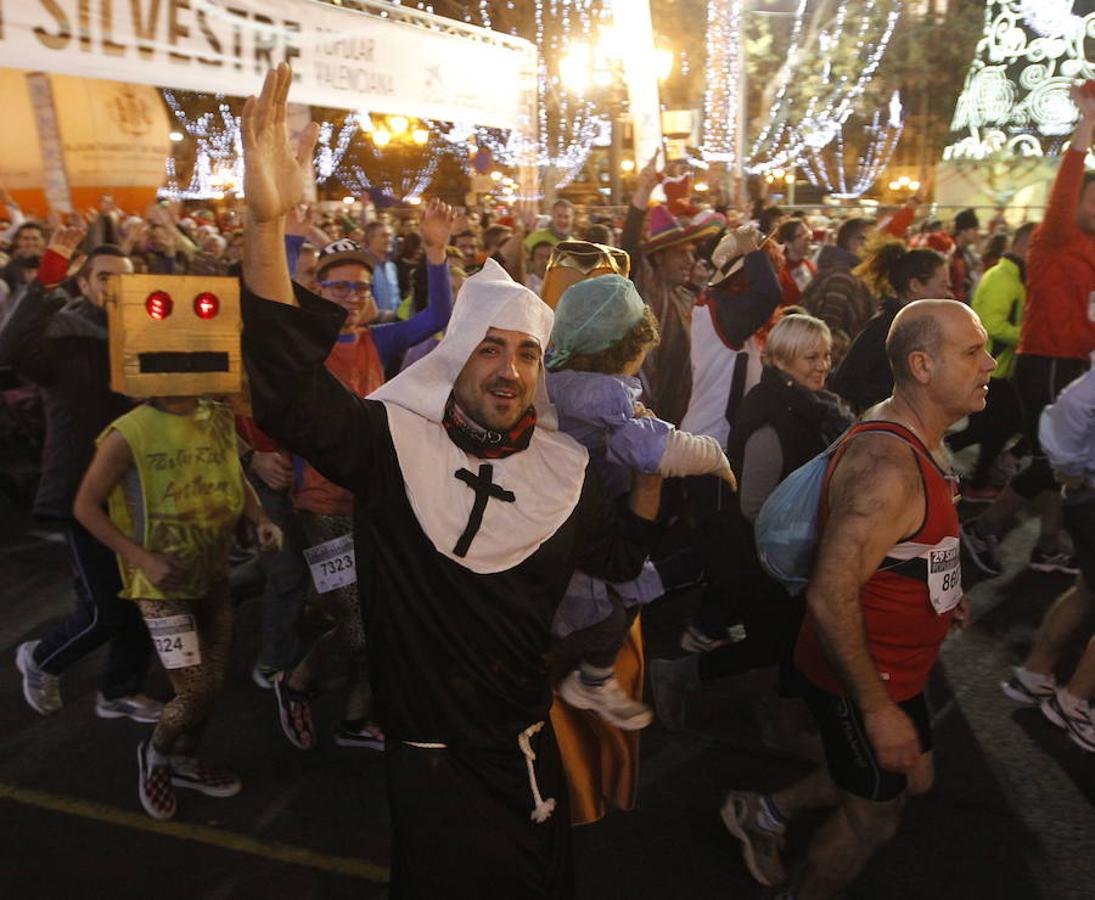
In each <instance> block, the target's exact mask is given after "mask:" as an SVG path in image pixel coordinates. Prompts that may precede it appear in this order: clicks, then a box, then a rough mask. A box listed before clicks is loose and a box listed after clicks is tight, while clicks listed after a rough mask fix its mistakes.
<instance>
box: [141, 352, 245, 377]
mask: <svg viewBox="0 0 1095 900" xmlns="http://www.w3.org/2000/svg"><path fill="white" fill-rule="evenodd" d="M137 362H138V363H139V365H140V368H141V374H142V375H150V374H169V373H188V372H227V371H228V354H227V353H221V352H217V351H211V350H210V351H200V350H195V351H182V352H180V351H162V352H160V353H138V354H137Z"/></svg>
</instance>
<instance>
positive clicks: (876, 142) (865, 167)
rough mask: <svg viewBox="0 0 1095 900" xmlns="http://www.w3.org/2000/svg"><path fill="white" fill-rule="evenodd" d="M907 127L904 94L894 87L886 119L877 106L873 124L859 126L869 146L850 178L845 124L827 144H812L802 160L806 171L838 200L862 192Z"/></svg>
mask: <svg viewBox="0 0 1095 900" xmlns="http://www.w3.org/2000/svg"><path fill="white" fill-rule="evenodd" d="M903 129H904V119H903V111H902V107H901V96H900V94H898V92H897V91H894V93H893V95H892V97H891V98H890V103H889V108H888V113H887V116H886V120H885V122H883V120H882V112H881V110H876V111H875V113H874V114H873V115H872V117H871V121H870V124H869V125H867V126H866V127H865V128H862V129H857V131H858V133H860V134H862V135H863V136H864V137H865V138H866V146H865V149H864V150H863V152H862V153H861V154H858V155H857V159H856V169H855V173H854V175H853V176H852V178H851V179H850V180H849V178H848V173H847V170H846V165H847V160H846V158H845V142H844V128H843V127H842V128H840V129H839V130H838V131H837V132H836V134H835V135H834V136H833V140H832V141H831V142H830V143H829V144H827V145H826V146H825V147H809V148H808V149H807V152H806V154H805V156H804V158H803V160H802V167H803V171H805V172H806V175H807V177H808V178H809V179H810V181H811V183H813V184H814V185H816V186H818V187H822V188H824V189H825V190H826V191H828V192H829V193H830V194H831V195H832V196H833V197H834V198H836V199H838V200H852V199H855V198H857V197H861V196H863V194H864V193H866V192H867V191H868V190H869V189H870V188H871V186H872V185H873V184H874V183H875V181H877V180H878V177H879V175H881V174H882V172H883V171H885V169H886V167H887V166H888V165H889V164H890V160H891V159H892V158H893V153H894V150H896V149H897V143H898V141H899V140H900V139H901V132H902V130H903Z"/></svg>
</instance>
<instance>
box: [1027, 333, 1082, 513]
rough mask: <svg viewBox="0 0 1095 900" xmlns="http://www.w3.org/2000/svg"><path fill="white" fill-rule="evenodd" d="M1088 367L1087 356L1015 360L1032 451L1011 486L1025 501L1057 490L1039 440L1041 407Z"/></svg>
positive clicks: (1030, 357)
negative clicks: (1030, 456)
mask: <svg viewBox="0 0 1095 900" xmlns="http://www.w3.org/2000/svg"><path fill="white" fill-rule="evenodd" d="M1087 369H1088V362H1087V360H1086V359H1057V358H1055V357H1052V356H1032V355H1030V354H1023V355H1021V356H1018V357H1016V359H1015V389H1016V391H1017V392H1018V395H1019V404H1020V406H1021V407H1022V410H1023V424H1024V427H1025V428H1026V433H1027V439H1028V440H1029V441H1030V446H1031V449H1032V451H1033V454H1034V455H1033V459H1032V460H1031V462H1030V465H1029V466H1027V467H1026V468H1025V469H1024V470H1023V471H1022V472H1020V473H1019V474H1018V475H1016V476H1015V477H1014V478H1013V479H1012V480H1011V488H1012V490H1014V491H1015V493H1017V494H1018V495H1019V496H1020V497H1022V498H1023V499H1025V500H1033V499H1034V498H1036V497H1037V496H1038V495H1039V494H1041V493H1043V492H1045V491H1051V490H1055V489H1056V487H1057V482H1056V481H1055V480H1054V478H1053V470H1052V469H1050V467H1049V463H1048V462H1047V461H1046V457H1045V454H1044V453H1043V452H1042V445H1041V444H1040V443H1039V442H1038V422H1039V420H1040V419H1041V416H1042V410H1043V409H1045V408H1046V407H1047V406H1048V405H1049V404H1050V403H1053V401H1054V400H1056V399H1057V395H1058V394H1059V393H1061V391H1062V390H1064V388H1065V387H1066V386H1067V385H1068V384H1069V383H1070V382H1072V381H1075V380H1076V379H1077V378H1079V377H1080V376H1081V375H1083V374H1084V372H1086V371H1087Z"/></svg>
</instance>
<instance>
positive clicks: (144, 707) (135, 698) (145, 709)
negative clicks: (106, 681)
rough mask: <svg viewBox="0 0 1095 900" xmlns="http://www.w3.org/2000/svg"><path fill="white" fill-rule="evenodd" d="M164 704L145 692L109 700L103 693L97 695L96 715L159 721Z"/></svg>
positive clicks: (102, 717) (105, 717)
mask: <svg viewBox="0 0 1095 900" xmlns="http://www.w3.org/2000/svg"><path fill="white" fill-rule="evenodd" d="M161 713H163V704H162V703H161V702H160V701H159V700H153V699H152V698H151V697H146V696H145V695H144V694H132V695H130V696H129V697H115V698H114V699H113V700H107V698H106V697H104V696H103V695H102V693H101V692H100V693H97V694H96V695H95V715H97V716H98V717H99V718H100V719H121V718H129V719H132V720H133V721H134V722H159V721H160V714H161Z"/></svg>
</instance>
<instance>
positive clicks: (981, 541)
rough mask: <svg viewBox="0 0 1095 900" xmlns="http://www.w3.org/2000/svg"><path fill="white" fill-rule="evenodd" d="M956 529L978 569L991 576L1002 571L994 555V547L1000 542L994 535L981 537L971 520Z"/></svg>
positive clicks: (1002, 568)
mask: <svg viewBox="0 0 1095 900" xmlns="http://www.w3.org/2000/svg"><path fill="white" fill-rule="evenodd" d="M958 531H959V533H960V534H961V535H962V546H963V547H965V548H966V552H967V553H968V554H969V557H970V559H971V560H973V564H974V565H975V566H977V568H978V569H980V570H981V571H982V572H984V573H985V574H986V575H989V576H991V577H993V578H995V577H996V576H997V575H999V574H1000V573H1001V572H1003V571H1004V567H1003V566H1002V565H1000V560H999V558H998V557H997V555H996V548H997V546H998V545H999V543H1000V542H999V541H998V540H997V539H996V537H995V536H993V535H988V536H987V537H981V536H980V535H979V534H978V533H977V530H976V529H975V528H974V525H973V523H972V522H966V523H965V524H963V525H961V526H960V527H959V529H958Z"/></svg>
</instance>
